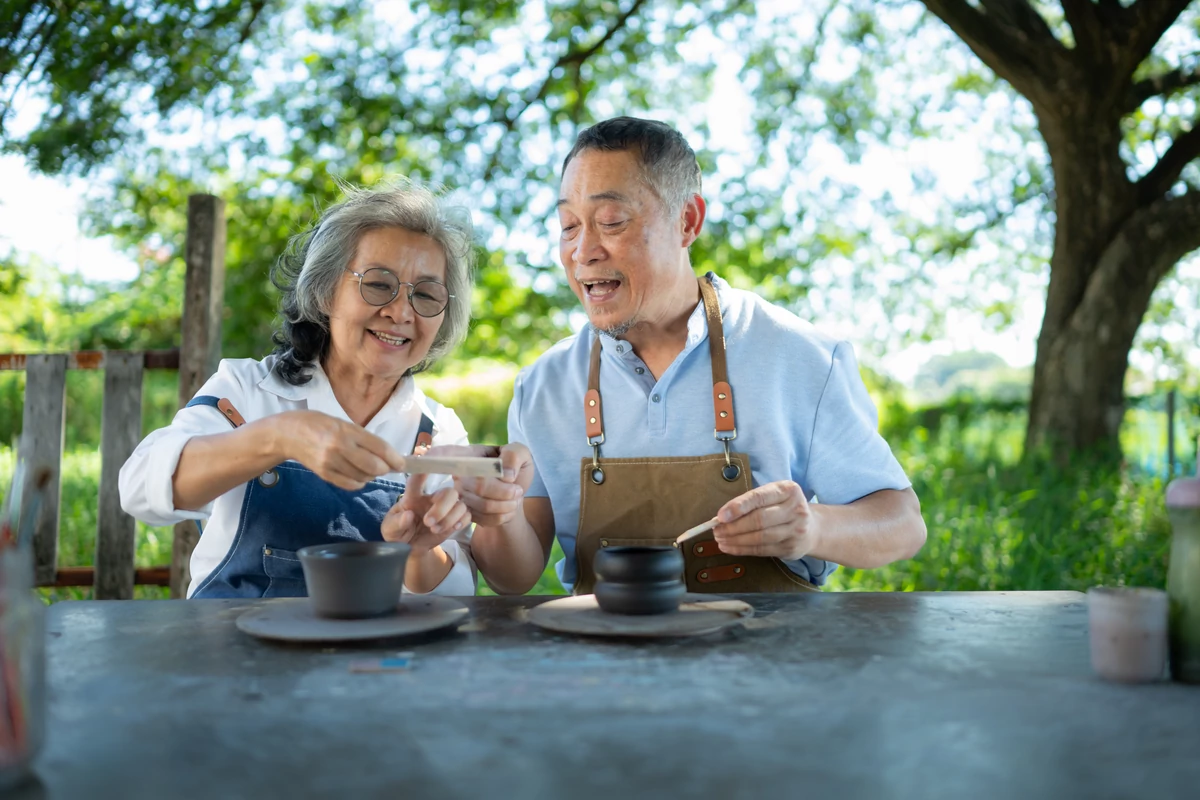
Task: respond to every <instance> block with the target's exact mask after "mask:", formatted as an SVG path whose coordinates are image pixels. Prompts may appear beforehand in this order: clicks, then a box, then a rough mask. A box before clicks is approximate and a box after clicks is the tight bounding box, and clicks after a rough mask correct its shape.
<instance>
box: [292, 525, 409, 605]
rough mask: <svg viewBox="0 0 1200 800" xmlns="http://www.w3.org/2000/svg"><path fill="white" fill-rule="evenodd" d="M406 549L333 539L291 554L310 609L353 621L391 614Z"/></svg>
mask: <svg viewBox="0 0 1200 800" xmlns="http://www.w3.org/2000/svg"><path fill="white" fill-rule="evenodd" d="M411 551H412V548H411V547H409V546H408V545H406V544H403V543H401V542H338V543H337V544H319V545H312V546H310V547H302V548H300V549H299V550H297V551H296V555H298V556H299V557H300V566H301V567H302V568H303V569H304V582H305V583H306V584H307V585H308V596H309V597H311V598H312V604H313V611H315V612H316V613H317V615H318V616H322V617H334V618H338V619H358V618H362V617H378V616H383V615H384V614H392V613H395V611H396V606H397V605H399V603H400V593H401V592H402V591H404V567H405V565H406V564H407V563H408V554H409V553H410V552H411Z"/></svg>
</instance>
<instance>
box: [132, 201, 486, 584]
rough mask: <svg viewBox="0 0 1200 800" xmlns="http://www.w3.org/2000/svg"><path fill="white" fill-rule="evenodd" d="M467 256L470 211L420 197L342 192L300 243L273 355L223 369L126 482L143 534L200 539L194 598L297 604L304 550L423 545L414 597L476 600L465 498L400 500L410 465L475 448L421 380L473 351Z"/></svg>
mask: <svg viewBox="0 0 1200 800" xmlns="http://www.w3.org/2000/svg"><path fill="white" fill-rule="evenodd" d="M471 239H472V230H471V224H470V221H469V217H468V216H467V214H466V213H465V212H464V211H463V210H462V209H458V208H453V207H449V206H447V205H446V204H445V202H444V200H442V199H441V198H439V197H438V196H437V195H435V194H433V193H432V192H431V191H429V190H428V189H425V188H423V187H421V186H418V185H413V184H402V185H397V186H392V187H388V188H384V189H376V190H369V191H368V190H353V189H352V190H348V192H347V197H346V199H345V200H344V201H343V202H341V203H339V204H337V205H335V206H333V207H332V208H330V209H328V210H327V211H326V212H325V213H324V214H323V215H322V216H321V218H320V220H319V221H318V223H317V225H316V227H315V228H313V230H311V231H309V232H308V233H305V234H302V235H299V236H297V237H295V238H293V240H292V242H291V244H290V246H289V248H288V251H287V253H286V254H285V255H284V256H283V257H282V258H281V259H280V260H279V263H278V264H277V265H276V267H275V269H274V270H272V275H271V278H272V281H273V282H274V283H275V285H276V286H277V287H279V289H280V290H281V291H282V292H283V299H282V304H281V305H282V317H283V322H282V326H281V328H280V330H279V331H278V332H277V333H276V334H275V337H274V342H275V345H276V348H275V352H274V353H273V354H272V355H270V356H268V357H267V358H265V359H263V360H261V361H258V360H254V359H225V360H223V361H222V362H221V365H220V368H219V369H218V371H217V374H216V375H214V376H213V377H212V378H210V379H209V380H208V382H207V383H205V384H204V386H203V388H201V390H200V392H199V393H198V394H197V395H196V397H195V398H194V399H193V400H192V401H191V402H190V403H188V405H187V407H185V408H183V409H181V410H180V411H179V413H178V414H176V416H175V419H174V421H173V422H172V423H171V425H170V426H168V427H166V428H163V429H161V430H158V431H155V432H154V433H152V434H150V435H149V436H147V437H146V439H145V440H144V441H143V442H142V443H141V444H140V445H138V447H137V449H136V450H135V451H134V453H133V455H132V456H130V458H129V461H127V462H126V463H125V465H124V467H123V468H122V469H121V478H120V489H121V505H122V506H123V507H124V509H125V510H126V511H127V512H129V513H130V514H132V515H133V516H134V517H137V518H138V519H140V520H142V521H143V522H146V523H148V524H151V525H168V524H171V523H175V522H179V521H181V520H185V519H195V520H204V521H205V522H204V524H203V526H202V531H203V532H202V534H201V536H200V542H199V544H198V546H197V547H196V550H195V552H194V553H193V554H192V561H191V574H192V581H191V586H190V587H189V589H188V596H189V597H279V596H302V595H304V594H305V585H304V576H303V573H302V571H301V569H300V563H299V561H298V560H297V558H296V551H297V550H298V549H300V548H301V547H304V546H306V545H313V544H323V543H329V542H337V541H346V540H364V539H365V540H379V539H380V538H383V539H387V540H389V541H403V542H408V543H409V544H411V545H412V548H413V549H412V553H411V555H410V557H409V560H408V567H407V571H406V573H405V588H406V589H407V590H408V591H410V592H414V593H418V594H420V593H428V592H437V593H439V594H474V593H475V565H474V563H473V561H472V559H471V556H470V551H469V549H468V546H467V542H468V537H469V530H470V522H471V515H470V512H469V511H468V510H467V509H466V507H465V506H464V505H463V503H462V501H461V499H460V498H459V496H458V493H457V492H456V490H455V488H454V485H453V483H452V482H451V481H450V480H449V479H448V478H443V479H441V480H442V485H441V486H440V487H439V486H429V487H426V486H425V485H424V479H425V476H413V477H412V478H411V480H408V481H407V491H405V489H406V486H405V483H406V481H405V478H406V476H405V475H404V474H402V473H403V466H404V459H403V456H402V454H403V453H410V452H412V451H414V450H415V449H418V448H422V449H423V448H425V447H428V446H429V445H432V444H449V445H461V444H464V443H466V440H467V435H466V431H465V429H464V428H463V426H462V423H461V422H459V420H458V417H457V416H455V414H454V412H453V411H451V410H450V409H449V408H446V407H444V406H441V405H439V404H438V403H436V402H434V401H432V400H430V399H428V398H427V397H425V395H424V394H422V393H421V390H420V389H419V388H417V385H416V383H414V381H413V374H414V373H416V372H420V371H421V370H423V369H425V368H426V367H428V366H429V365H430V364H431V363H432V362H433V361H434V360H435V359H437V358H439V357H440V356H442V355H444V354H446V353H447V352H449V351H450V350H451V349H452V348H454V347H455V346H456V345H457V344H458V343H459V342H460V341H461V340H462V338H463V337H464V335H465V334H466V330H467V323H468V318H469V311H470V309H469V304H470V291H471V258H472V250H471ZM433 489H436V491H433V492H432V493H428V490H433Z"/></svg>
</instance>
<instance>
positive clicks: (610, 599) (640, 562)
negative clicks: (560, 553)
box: [595, 547, 686, 614]
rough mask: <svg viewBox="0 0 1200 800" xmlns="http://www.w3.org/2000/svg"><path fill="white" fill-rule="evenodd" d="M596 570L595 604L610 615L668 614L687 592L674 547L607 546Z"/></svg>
mask: <svg viewBox="0 0 1200 800" xmlns="http://www.w3.org/2000/svg"><path fill="white" fill-rule="evenodd" d="M595 570H596V590H595V591H596V604H597V605H598V606H600V609H601V610H602V611H607V612H608V613H610V614H667V613H670V612H671V611H677V610H678V609H679V603H680V601H681V600H682V599H683V595H684V594H685V592H686V588H685V587H684V585H683V554H682V553H680V552H679V549H678V548H675V547H605V548H602V549H601V550H599V551H598V552H597V553H596V564H595Z"/></svg>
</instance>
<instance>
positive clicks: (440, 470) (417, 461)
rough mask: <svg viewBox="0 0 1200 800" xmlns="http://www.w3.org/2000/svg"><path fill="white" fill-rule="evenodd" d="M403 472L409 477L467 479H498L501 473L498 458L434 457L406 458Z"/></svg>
mask: <svg viewBox="0 0 1200 800" xmlns="http://www.w3.org/2000/svg"><path fill="white" fill-rule="evenodd" d="M403 471H404V472H407V473H408V474H410V475H416V474H418V473H426V474H433V475H461V476H463V477H467V478H499V477H500V475H501V474H502V473H503V470H502V469H501V467H500V459H498V458H471V457H466V456H464V457H461V458H438V457H436V456H408V457H407V458H405V459H404V470H403Z"/></svg>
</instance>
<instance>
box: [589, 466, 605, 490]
mask: <svg viewBox="0 0 1200 800" xmlns="http://www.w3.org/2000/svg"><path fill="white" fill-rule="evenodd" d="M592 483H594V484H596V485H597V486H599V485H600V484H602V483H604V468H603V467H596V468H595V469H594V470H592Z"/></svg>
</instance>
